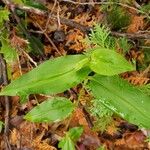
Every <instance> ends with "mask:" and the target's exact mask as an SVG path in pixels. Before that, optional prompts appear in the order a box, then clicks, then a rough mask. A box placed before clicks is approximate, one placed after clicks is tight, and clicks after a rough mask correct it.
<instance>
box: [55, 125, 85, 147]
mask: <svg viewBox="0 0 150 150" xmlns="http://www.w3.org/2000/svg"><path fill="white" fill-rule="evenodd" d="M82 132H83V128H82V127H75V128H72V129H70V130H69V131H68V132H67V133H66V136H65V137H64V138H62V139H61V141H60V142H59V145H58V147H59V148H62V150H75V146H74V145H75V144H74V143H75V142H76V141H77V140H78V139H79V138H80V136H81V134H82Z"/></svg>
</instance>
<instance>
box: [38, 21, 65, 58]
mask: <svg viewBox="0 0 150 150" xmlns="http://www.w3.org/2000/svg"><path fill="white" fill-rule="evenodd" d="M36 24H37V26H38V27H39V29H40V30H41V31H42V32H43V34H44V35H45V37H46V38H47V39H48V41H49V42H50V44H51V45H52V46H53V47H54V49H55V50H56V51H57V53H58V54H59V55H60V56H61V55H62V54H61V53H60V52H59V50H58V48H57V47H56V45H55V44H54V43H53V41H52V40H51V39H50V37H49V36H48V35H47V34H46V33H45V32H44V30H43V29H42V27H41V26H40V25H39V24H38V23H36Z"/></svg>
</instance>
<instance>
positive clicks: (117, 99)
mask: <svg viewBox="0 0 150 150" xmlns="http://www.w3.org/2000/svg"><path fill="white" fill-rule="evenodd" d="M89 87H90V89H91V90H92V92H93V95H94V96H95V97H96V98H97V99H99V100H100V101H101V103H103V104H104V105H105V106H106V107H108V108H109V109H111V110H112V111H114V112H115V113H116V114H118V115H120V116H121V117H123V118H124V119H126V120H128V121H129V122H130V123H134V124H136V125H139V126H141V127H145V128H149V127H150V111H149V103H150V96H148V95H146V94H144V93H143V92H141V91H140V90H139V89H138V88H136V87H134V86H132V85H130V84H129V83H128V82H127V81H125V80H123V79H121V78H119V77H118V76H112V77H106V76H100V75H95V76H94V77H93V79H92V80H91V82H90V84H89Z"/></svg>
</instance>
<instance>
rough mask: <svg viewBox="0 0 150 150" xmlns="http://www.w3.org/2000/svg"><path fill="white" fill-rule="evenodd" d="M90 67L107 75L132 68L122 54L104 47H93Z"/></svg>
mask: <svg viewBox="0 0 150 150" xmlns="http://www.w3.org/2000/svg"><path fill="white" fill-rule="evenodd" d="M90 68H91V69H92V70H93V71H94V72H96V73H98V74H101V75H107V76H112V75H116V74H119V73H122V72H126V71H131V70H134V67H133V66H132V65H131V64H130V63H129V62H128V61H127V60H126V59H125V58H123V56H121V55H120V54H119V53H117V52H115V51H113V50H109V49H105V48H96V49H94V51H93V52H92V54H91V61H90Z"/></svg>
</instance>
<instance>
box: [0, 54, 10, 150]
mask: <svg viewBox="0 0 150 150" xmlns="http://www.w3.org/2000/svg"><path fill="white" fill-rule="evenodd" d="M0 62H1V65H2V71H3V72H2V76H3V84H4V85H5V86H6V85H7V84H8V78H7V67H6V62H5V60H4V59H3V56H2V54H0ZM4 99H5V109H6V112H5V129H4V136H5V137H4V139H5V144H6V149H9V150H11V147H10V143H9V140H8V134H9V98H8V96H4Z"/></svg>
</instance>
